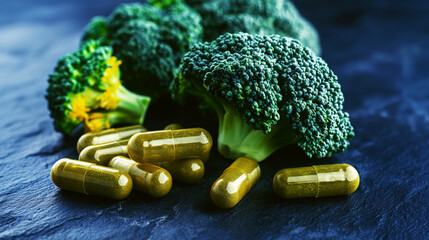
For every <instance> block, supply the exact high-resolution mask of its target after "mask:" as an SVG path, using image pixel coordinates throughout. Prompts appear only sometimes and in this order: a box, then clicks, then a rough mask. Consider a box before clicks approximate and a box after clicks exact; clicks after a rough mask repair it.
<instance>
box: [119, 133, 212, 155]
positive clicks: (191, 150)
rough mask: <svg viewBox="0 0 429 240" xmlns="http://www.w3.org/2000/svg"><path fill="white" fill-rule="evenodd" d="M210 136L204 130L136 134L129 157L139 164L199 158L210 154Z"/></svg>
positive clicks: (132, 140) (132, 139)
mask: <svg viewBox="0 0 429 240" xmlns="http://www.w3.org/2000/svg"><path fill="white" fill-rule="evenodd" d="M212 144H213V142H212V138H211V136H210V134H209V133H208V132H207V131H206V130H204V129H202V128H188V129H177V130H162V131H153V132H143V133H138V134H135V135H133V136H132V137H131V139H130V141H129V142H128V146H127V148H128V155H129V156H130V157H131V158H132V159H133V160H135V161H137V162H152V163H156V162H164V161H175V160H179V159H189V158H198V159H200V158H201V157H202V156H204V155H206V154H207V153H209V152H210V149H211V147H212Z"/></svg>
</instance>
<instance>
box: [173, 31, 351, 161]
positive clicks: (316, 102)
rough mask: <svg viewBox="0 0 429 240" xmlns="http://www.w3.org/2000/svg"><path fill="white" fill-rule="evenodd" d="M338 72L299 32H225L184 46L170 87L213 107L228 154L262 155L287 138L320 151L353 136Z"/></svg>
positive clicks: (312, 153) (340, 146)
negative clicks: (290, 34)
mask: <svg viewBox="0 0 429 240" xmlns="http://www.w3.org/2000/svg"><path fill="white" fill-rule="evenodd" d="M337 80H338V79H337V76H335V74H334V73H333V72H332V71H331V70H330V69H329V68H328V66H327V64H326V63H325V62H324V61H323V60H322V59H321V58H320V57H317V56H316V54H315V53H314V52H313V51H311V50H310V49H309V48H307V47H304V46H303V45H302V44H301V43H300V42H299V41H297V40H295V39H291V38H287V37H280V36H278V35H272V36H266V35H251V34H247V33H235V34H230V33H228V34H224V35H221V36H219V37H218V38H217V39H216V40H214V41H212V42H205V43H200V44H196V45H194V47H193V48H192V49H191V50H190V51H189V52H188V53H187V54H185V56H184V57H183V60H182V63H181V65H180V69H179V71H178V74H177V75H176V77H175V79H174V81H173V83H172V85H171V91H172V97H173V99H177V100H183V99H184V98H186V97H187V96H188V95H191V96H196V97H197V98H200V99H201V103H202V104H201V108H202V109H213V110H215V111H216V113H217V115H218V118H219V136H218V149H219V152H220V153H221V154H222V155H224V156H225V157H227V158H236V157H239V156H248V157H251V158H253V159H255V160H257V161H262V160H264V159H265V158H267V157H268V156H269V155H270V154H271V153H273V152H274V151H276V150H277V149H279V148H282V147H284V146H286V145H289V144H297V145H298V146H299V147H300V148H301V149H302V150H303V151H304V152H305V153H306V154H307V156H309V157H316V158H322V157H329V156H331V155H332V154H335V153H338V152H342V151H344V150H345V149H346V148H347V146H348V145H349V140H350V139H351V138H352V137H353V136H354V133H353V127H352V126H351V124H350V119H349V115H348V114H347V113H345V112H343V106H342V105H343V102H344V97H343V94H342V92H341V86H340V84H339V83H338V81H337Z"/></svg>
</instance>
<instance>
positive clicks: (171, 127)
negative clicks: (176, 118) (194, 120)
mask: <svg viewBox="0 0 429 240" xmlns="http://www.w3.org/2000/svg"><path fill="white" fill-rule="evenodd" d="M177 129H183V126H182V125H180V124H178V123H172V124H169V125H167V126H166V127H165V128H164V130H177ZM209 158H210V152H208V153H207V154H206V155H204V156H202V157H201V158H200V159H201V161H203V163H206V162H207V161H208V160H209ZM170 173H171V174H172V175H173V178H175V177H174V174H173V173H172V172H171V171H170ZM203 174H204V172H203ZM197 181H198V180H197Z"/></svg>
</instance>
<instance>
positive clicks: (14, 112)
mask: <svg viewBox="0 0 429 240" xmlns="http://www.w3.org/2000/svg"><path fill="white" fill-rule="evenodd" d="M120 2H125V1H119V0H118V1H103V0H92V1H84V0H74V1H49V0H19V1H1V3H0V239H3V238H6V239H8V238H43V239H44V238H65V239H67V238H74V239H77V238H83V239H93V238H110V239H111V238H114V237H119V238H127V239H130V238H136V239H141V238H149V239H160V238H166V239H170V238H171V239H182V238H193V239H200V238H201V239H207V238H216V239H236V238H239V239H266V238H268V239H270V238H274V239H278V238H290V239H301V238H304V239H316V238H332V239H333V238H335V239H344V238H347V239H355V238H362V239H367V238H371V239H372V238H386V239H403V238H407V239H425V238H426V239H428V238H429V225H428V218H429V214H428V208H429V204H428V201H429V190H428V189H429V177H428V176H429V20H428V13H429V3H428V2H427V1H425V0H421V1H418V0H414V1H403V0H397V1H391V0H377V1H375V0H366V1H364V0H362V1H331V0H329V1H328V0H324V1H321V0H318V1H316V0H314V1H310V0H305V1H295V2H296V5H297V7H298V8H299V9H300V11H301V13H302V14H303V15H304V16H305V17H306V18H307V19H309V20H310V21H311V22H312V23H313V24H314V25H315V27H316V28H317V30H318V31H319V34H320V36H321V41H322V49H323V58H324V59H325V60H326V61H327V62H328V64H329V66H330V67H331V68H332V69H333V71H334V72H335V73H336V74H337V75H338V77H339V81H340V83H341V84H342V89H343V92H344V95H345V99H346V101H345V105H344V106H345V110H346V111H348V112H349V113H350V116H351V121H352V124H353V125H354V127H355V133H356V137H355V138H354V139H352V141H351V145H350V147H349V148H348V149H347V150H346V151H345V152H344V153H342V154H338V155H336V156H334V157H332V158H329V159H324V160H310V159H306V158H305V157H304V156H303V154H302V153H301V152H300V151H299V150H297V149H296V147H288V148H286V149H285V150H283V151H281V152H278V153H276V154H274V155H273V156H271V157H270V158H269V159H267V160H266V161H264V162H263V163H262V164H261V168H262V178H261V180H260V181H259V182H258V184H257V185H256V186H255V187H254V188H253V189H252V190H251V191H250V192H249V194H248V195H247V196H246V197H245V198H244V199H243V200H242V201H241V202H240V204H239V205H238V206H236V207H235V208H234V209H232V210H230V211H223V210H219V209H217V208H215V207H214V206H213V205H212V203H211V201H210V197H209V190H210V186H211V184H212V183H213V182H214V181H215V179H216V178H217V177H218V176H219V175H220V174H221V172H222V170H223V169H224V168H225V167H226V166H228V164H229V163H228V162H227V161H226V160H224V159H223V158H222V157H220V156H219V155H218V154H217V153H216V152H215V151H214V152H213V155H212V158H211V160H210V162H209V163H208V165H207V166H206V168H207V172H206V176H205V178H203V180H202V181H201V182H199V183H198V184H197V185H192V186H187V185H182V184H178V183H175V184H174V186H173V189H172V191H171V192H170V193H169V194H168V195H167V196H166V197H164V198H162V199H159V200H158V199H152V198H149V197H147V196H145V195H142V194H139V193H137V192H134V193H132V194H131V196H130V197H129V198H127V199H125V200H124V201H120V202H115V201H110V200H106V199H103V198H97V197H88V196H85V195H80V194H76V193H71V192H66V191H60V190H59V189H58V188H57V187H55V186H54V185H53V183H52V182H51V179H50V176H49V173H50V168H51V166H52V165H53V163H54V162H55V161H56V160H58V159H59V158H62V157H71V158H77V153H76V150H75V142H76V139H67V138H63V137H62V136H61V135H60V134H59V133H57V132H55V131H54V130H53V126H52V120H51V119H50V118H49V112H48V110H47V102H46V100H45V99H44V94H45V89H46V88H47V75H48V74H49V73H50V72H51V71H52V69H53V67H54V66H55V64H56V61H57V60H58V58H59V57H61V56H62V55H64V54H66V53H68V52H70V51H72V50H74V49H76V47H77V45H78V41H79V37H80V34H81V31H82V29H83V27H84V26H85V24H86V23H87V22H88V21H89V19H90V18H91V17H92V16H94V15H108V14H110V12H111V11H112V10H113V9H114V8H115V7H116V6H117V4H119V3H120ZM163 110H164V109H156V107H153V108H152V109H151V110H150V111H151V112H150V113H148V117H147V121H146V123H145V125H146V126H147V127H148V128H149V129H160V128H163V127H164V126H165V125H166V124H168V123H171V122H180V123H182V124H183V125H185V126H187V127H193V126H202V127H205V128H207V129H209V130H210V131H211V132H212V133H213V134H214V135H215V134H216V130H215V127H213V126H212V125H209V124H208V123H207V122H205V121H203V120H200V119H198V116H195V115H193V114H192V112H183V111H182V110H177V109H176V110H171V114H168V115H166V114H165V111H163ZM340 162H346V163H350V164H351V165H353V166H355V167H356V168H357V170H358V171H359V173H360V176H361V185H360V187H359V188H358V190H357V191H356V192H355V193H354V194H352V195H350V196H348V197H331V198H324V199H299V200H282V199H280V198H278V197H277V196H276V195H275V194H274V192H273V190H272V178H273V176H274V174H275V172H276V171H277V170H279V169H280V168H284V167H294V166H306V165H311V164H320V163H340Z"/></svg>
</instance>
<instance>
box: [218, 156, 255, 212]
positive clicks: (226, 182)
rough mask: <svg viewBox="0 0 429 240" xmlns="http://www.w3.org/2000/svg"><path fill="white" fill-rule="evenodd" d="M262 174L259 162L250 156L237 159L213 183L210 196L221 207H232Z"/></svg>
mask: <svg viewBox="0 0 429 240" xmlns="http://www.w3.org/2000/svg"><path fill="white" fill-rule="evenodd" d="M260 176H261V169H260V168H259V165H258V163H257V162H256V161H255V160H253V159H251V158H248V157H240V158H238V159H237V160H235V161H234V162H233V163H232V164H231V165H230V166H229V167H228V168H227V169H225V171H224V172H223V173H222V175H221V176H220V177H219V178H218V179H217V180H216V182H214V183H213V185H212V188H211V191H210V197H211V199H212V201H213V203H214V204H215V205H217V206H218V207H221V208H232V207H234V206H235V205H237V203H238V202H240V200H241V199H242V198H243V197H244V196H245V195H246V194H247V193H248V192H249V191H250V189H251V188H252V187H253V186H254V185H255V183H256V182H257V181H258V180H259V177H260Z"/></svg>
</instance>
